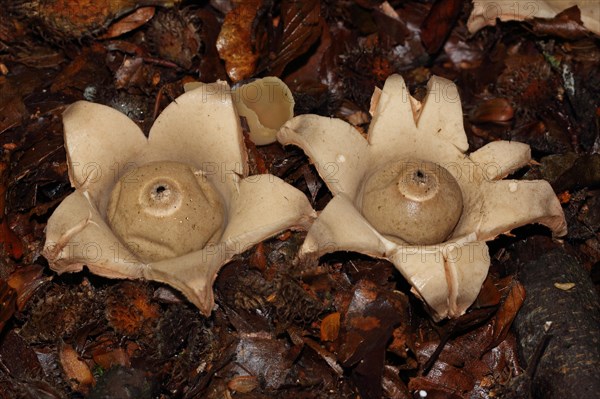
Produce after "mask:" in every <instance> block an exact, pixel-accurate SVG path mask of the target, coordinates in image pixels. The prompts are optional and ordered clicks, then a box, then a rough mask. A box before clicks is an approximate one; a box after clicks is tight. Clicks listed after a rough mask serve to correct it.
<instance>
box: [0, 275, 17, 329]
mask: <svg viewBox="0 0 600 399" xmlns="http://www.w3.org/2000/svg"><path fill="white" fill-rule="evenodd" d="M16 302H17V293H16V292H15V291H14V290H13V289H12V288H11V287H10V286H9V285H8V284H7V283H6V281H4V280H2V279H0V332H2V329H3V328H4V324H6V322H7V321H9V320H10V319H11V317H12V316H13V314H14V313H15V311H16V309H17V306H16Z"/></svg>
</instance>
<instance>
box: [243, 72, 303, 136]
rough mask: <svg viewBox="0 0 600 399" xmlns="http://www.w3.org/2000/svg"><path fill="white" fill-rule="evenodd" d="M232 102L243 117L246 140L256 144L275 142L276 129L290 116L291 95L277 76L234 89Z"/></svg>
mask: <svg viewBox="0 0 600 399" xmlns="http://www.w3.org/2000/svg"><path fill="white" fill-rule="evenodd" d="M232 98H233V104H234V105H235V108H236V110H237V112H238V114H239V115H240V116H243V117H244V118H246V122H247V123H248V128H249V129H250V133H249V136H250V140H252V142H253V143H254V144H256V145H266V144H271V143H274V142H275V141H277V131H278V130H279V128H280V127H281V126H282V125H283V124H284V123H285V122H287V121H288V120H290V119H292V117H293V116H294V97H293V96H292V92H291V91H290V89H289V88H288V87H287V85H286V84H285V83H283V81H281V79H279V78H276V77H273V76H269V77H266V78H262V79H257V80H255V81H253V82H250V83H247V84H245V85H242V86H240V87H238V88H237V89H234V91H233V94H232Z"/></svg>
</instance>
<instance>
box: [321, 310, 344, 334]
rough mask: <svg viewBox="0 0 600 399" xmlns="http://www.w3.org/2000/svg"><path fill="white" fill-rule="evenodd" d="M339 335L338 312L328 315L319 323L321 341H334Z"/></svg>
mask: <svg viewBox="0 0 600 399" xmlns="http://www.w3.org/2000/svg"><path fill="white" fill-rule="evenodd" d="M339 333H340V312H333V313H330V314H328V315H327V316H325V317H324V318H323V320H322V321H321V341H335V340H336V339H337V337H338V334H339Z"/></svg>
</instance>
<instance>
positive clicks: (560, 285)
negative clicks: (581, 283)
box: [554, 283, 576, 291]
mask: <svg viewBox="0 0 600 399" xmlns="http://www.w3.org/2000/svg"><path fill="white" fill-rule="evenodd" d="M575 285H576V284H575V283H554V286H555V287H556V288H558V289H559V290H563V291H569V290H570V289H572V288H573V287H575Z"/></svg>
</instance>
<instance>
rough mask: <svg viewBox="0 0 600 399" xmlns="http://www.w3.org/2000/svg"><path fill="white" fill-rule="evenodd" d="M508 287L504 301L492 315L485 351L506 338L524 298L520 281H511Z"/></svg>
mask: <svg viewBox="0 0 600 399" xmlns="http://www.w3.org/2000/svg"><path fill="white" fill-rule="evenodd" d="M508 287H509V290H510V291H508V294H507V296H506V298H505V299H504V302H503V303H502V305H500V308H499V309H498V312H496V314H495V315H494V320H493V332H492V337H491V339H492V341H491V343H490V344H489V345H488V347H487V348H486V350H485V352H487V351H488V350H490V349H492V348H493V347H495V346H498V345H499V344H500V342H502V341H504V340H505V339H506V336H507V335H508V331H509V329H510V327H511V325H512V323H513V321H514V320H515V317H516V316H517V313H518V312H519V309H521V305H523V301H524V300H525V287H523V285H522V284H521V283H519V282H518V281H513V282H512V283H511V284H509V286H508Z"/></svg>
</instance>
